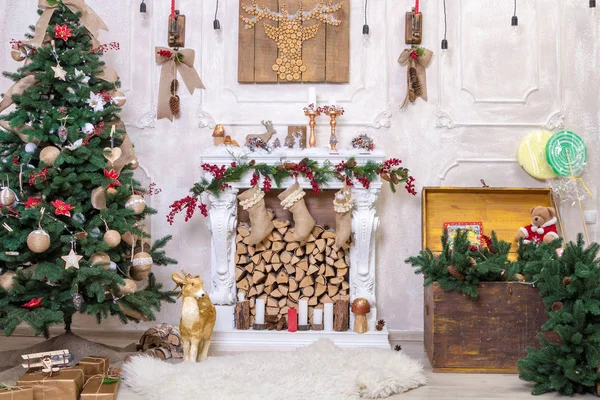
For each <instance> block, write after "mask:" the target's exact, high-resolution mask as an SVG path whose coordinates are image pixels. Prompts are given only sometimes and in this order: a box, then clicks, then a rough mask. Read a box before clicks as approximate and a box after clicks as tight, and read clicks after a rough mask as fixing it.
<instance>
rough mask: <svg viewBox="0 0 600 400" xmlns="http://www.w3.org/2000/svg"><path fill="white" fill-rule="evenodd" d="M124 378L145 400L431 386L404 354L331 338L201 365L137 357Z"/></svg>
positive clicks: (339, 398)
mask: <svg viewBox="0 0 600 400" xmlns="http://www.w3.org/2000/svg"><path fill="white" fill-rule="evenodd" d="M123 377H124V380H125V384H127V385H128V386H129V387H131V389H132V390H133V391H135V392H137V393H138V394H140V395H142V396H143V397H144V399H146V400H163V399H178V400H192V399H194V400H195V399H202V400H228V399H245V400H305V399H320V400H345V399H359V398H369V399H382V398H386V397H389V396H391V395H393V394H397V393H402V392H406V391H408V390H410V389H414V388H416V387H419V386H421V385H424V384H425V383H426V379H425V376H424V375H423V367H422V366H421V364H420V363H419V362H417V361H414V360H412V359H411V358H409V357H408V356H407V355H406V354H404V353H403V352H397V351H393V350H381V349H340V348H338V347H336V346H335V345H334V344H333V343H332V342H331V341H329V340H327V339H321V340H319V341H317V342H315V343H314V344H312V345H310V346H308V347H304V348H300V349H297V350H295V351H289V352H264V353H263V352H261V353H241V354H237V355H231V356H223V357H209V358H208V359H207V360H206V361H203V362H200V363H180V364H170V363H167V362H164V361H160V360H157V359H154V358H150V357H148V356H138V357H134V358H133V359H132V360H131V362H129V363H126V364H125V365H124V367H123Z"/></svg>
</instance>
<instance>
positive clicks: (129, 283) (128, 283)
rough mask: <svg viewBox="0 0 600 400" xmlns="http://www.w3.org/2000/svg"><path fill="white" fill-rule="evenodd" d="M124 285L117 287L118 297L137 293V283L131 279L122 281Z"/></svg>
mask: <svg viewBox="0 0 600 400" xmlns="http://www.w3.org/2000/svg"><path fill="white" fill-rule="evenodd" d="M123 280H124V281H125V284H123V285H119V296H123V295H125V294H130V293H135V292H136V291H137V283H135V281H134V280H131V279H123Z"/></svg>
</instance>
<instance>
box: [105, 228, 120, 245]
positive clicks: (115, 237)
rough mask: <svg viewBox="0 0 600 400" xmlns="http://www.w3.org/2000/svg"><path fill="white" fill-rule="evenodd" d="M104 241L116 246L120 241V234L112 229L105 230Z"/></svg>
mask: <svg viewBox="0 0 600 400" xmlns="http://www.w3.org/2000/svg"><path fill="white" fill-rule="evenodd" d="M104 243H106V244H107V245H109V246H110V247H116V246H118V245H119V243H121V234H120V233H119V232H117V231H115V230H114V229H111V230H108V231H106V233H105V234H104Z"/></svg>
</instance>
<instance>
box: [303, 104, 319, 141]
mask: <svg viewBox="0 0 600 400" xmlns="http://www.w3.org/2000/svg"><path fill="white" fill-rule="evenodd" d="M304 115H306V116H307V117H308V118H309V119H310V121H309V123H308V126H309V127H310V137H309V138H308V145H309V147H315V146H316V145H317V135H316V134H315V126H317V121H316V120H315V118H316V117H317V115H319V114H318V113H317V112H316V111H315V110H306V111H304Z"/></svg>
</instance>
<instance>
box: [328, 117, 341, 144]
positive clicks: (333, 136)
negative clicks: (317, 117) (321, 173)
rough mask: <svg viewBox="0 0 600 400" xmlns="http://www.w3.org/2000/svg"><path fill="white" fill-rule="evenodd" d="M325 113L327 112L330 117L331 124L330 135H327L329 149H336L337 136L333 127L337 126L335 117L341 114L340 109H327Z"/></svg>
mask: <svg viewBox="0 0 600 400" xmlns="http://www.w3.org/2000/svg"><path fill="white" fill-rule="evenodd" d="M327 114H329V118H331V121H329V125H330V126H331V136H330V137H329V147H330V148H331V150H333V151H337V143H338V140H337V136H336V133H335V128H336V126H337V117H338V115H341V114H342V110H338V109H335V108H333V109H330V110H329V111H327Z"/></svg>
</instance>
